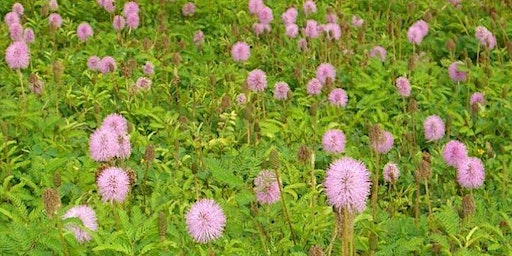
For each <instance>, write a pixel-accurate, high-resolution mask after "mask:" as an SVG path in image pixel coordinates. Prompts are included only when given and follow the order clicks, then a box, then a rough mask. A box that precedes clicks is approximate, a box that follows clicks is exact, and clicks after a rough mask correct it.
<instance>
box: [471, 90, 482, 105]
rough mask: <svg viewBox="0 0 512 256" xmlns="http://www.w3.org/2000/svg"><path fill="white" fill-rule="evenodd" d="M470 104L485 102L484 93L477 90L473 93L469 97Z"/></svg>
mask: <svg viewBox="0 0 512 256" xmlns="http://www.w3.org/2000/svg"><path fill="white" fill-rule="evenodd" d="M469 104H471V105H475V104H481V105H484V104H485V99H484V95H483V94H482V93H481V92H475V93H473V94H472V95H471V97H470V98H469Z"/></svg>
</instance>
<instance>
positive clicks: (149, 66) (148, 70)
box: [142, 61, 155, 76]
mask: <svg viewBox="0 0 512 256" xmlns="http://www.w3.org/2000/svg"><path fill="white" fill-rule="evenodd" d="M142 71H143V72H144V74H145V75H147V76H150V75H153V74H154V73H155V66H153V63H151V61H146V63H145V64H144V66H142Z"/></svg>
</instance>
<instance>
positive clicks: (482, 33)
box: [475, 26, 496, 50]
mask: <svg viewBox="0 0 512 256" xmlns="http://www.w3.org/2000/svg"><path fill="white" fill-rule="evenodd" d="M475 37H476V39H478V41H479V42H480V44H481V45H483V46H484V47H487V48H488V49H489V50H492V49H494V47H496V37H495V36H494V35H493V34H492V33H491V31H489V30H488V29H487V28H486V27H484V26H478V27H476V29H475Z"/></svg>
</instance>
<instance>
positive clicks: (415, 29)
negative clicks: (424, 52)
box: [407, 20, 428, 45]
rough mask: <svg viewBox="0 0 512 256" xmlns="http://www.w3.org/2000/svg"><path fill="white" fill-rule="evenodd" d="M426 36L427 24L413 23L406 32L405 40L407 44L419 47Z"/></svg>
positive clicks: (421, 21) (423, 22)
mask: <svg viewBox="0 0 512 256" xmlns="http://www.w3.org/2000/svg"><path fill="white" fill-rule="evenodd" d="M427 34H428V24H427V23H426V22H425V21H423V20H419V21H416V22H414V24H412V25H411V27H409V30H407V39H408V40H409V42H411V43H413V44H416V45H419V44H421V42H422V41H423V38H424V37H425V36H426V35H427Z"/></svg>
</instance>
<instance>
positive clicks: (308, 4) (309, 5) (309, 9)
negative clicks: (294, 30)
mask: <svg viewBox="0 0 512 256" xmlns="http://www.w3.org/2000/svg"><path fill="white" fill-rule="evenodd" d="M302 9H304V13H305V14H306V15H310V14H313V13H316V4H315V2H314V1H313V0H307V1H305V2H304V3H303V4H302Z"/></svg>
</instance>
